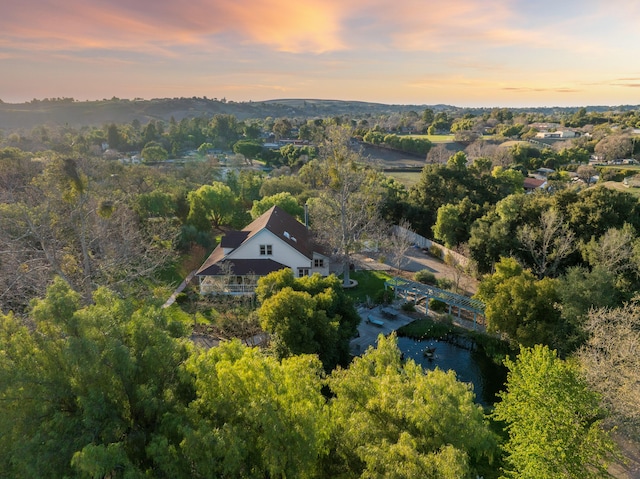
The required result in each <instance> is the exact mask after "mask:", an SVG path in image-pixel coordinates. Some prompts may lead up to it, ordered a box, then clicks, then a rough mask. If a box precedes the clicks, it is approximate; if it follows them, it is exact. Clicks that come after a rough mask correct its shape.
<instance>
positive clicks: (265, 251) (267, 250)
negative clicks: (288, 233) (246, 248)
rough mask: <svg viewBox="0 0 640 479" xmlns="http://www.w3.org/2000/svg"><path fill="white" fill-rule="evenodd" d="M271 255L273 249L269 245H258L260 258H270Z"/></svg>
mask: <svg viewBox="0 0 640 479" xmlns="http://www.w3.org/2000/svg"><path fill="white" fill-rule="evenodd" d="M272 254H273V247H272V245H270V244H261V245H260V256H271V255H272Z"/></svg>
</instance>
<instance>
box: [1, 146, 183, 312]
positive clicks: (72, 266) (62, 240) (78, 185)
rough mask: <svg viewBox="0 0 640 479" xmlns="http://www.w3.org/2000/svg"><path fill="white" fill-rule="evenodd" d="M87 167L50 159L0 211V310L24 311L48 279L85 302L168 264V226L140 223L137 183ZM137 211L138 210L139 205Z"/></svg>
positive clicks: (162, 221) (159, 221) (166, 221)
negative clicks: (61, 281)
mask: <svg viewBox="0 0 640 479" xmlns="http://www.w3.org/2000/svg"><path fill="white" fill-rule="evenodd" d="M101 166H102V165H100V164H98V163H96V162H93V161H89V160H74V159H71V158H66V159H58V158H52V159H50V160H49V161H48V163H47V165H46V167H45V168H44V170H43V171H42V173H39V174H37V175H35V176H34V177H33V178H32V179H31V178H30V179H27V178H23V183H22V184H20V185H18V184H16V185H14V189H12V190H9V191H8V192H7V193H10V194H7V196H6V197H5V201H6V202H5V203H0V211H2V213H1V214H0V261H2V263H3V266H2V268H0V288H1V290H0V299H1V301H0V303H3V304H4V305H6V306H7V308H8V309H9V308H11V309H14V310H16V311H21V310H23V308H24V305H25V303H26V302H28V299H29V298H31V297H33V296H34V295H35V296H40V295H42V294H44V289H45V288H46V284H47V283H48V282H49V281H50V280H51V279H52V277H53V275H54V274H55V275H58V276H59V277H61V278H63V279H64V280H65V281H66V282H67V283H68V284H69V285H70V286H71V287H72V288H73V289H74V290H76V291H79V292H81V293H82V294H83V296H84V299H85V300H86V301H89V300H90V298H91V293H92V291H93V290H95V288H96V287H97V286H98V285H101V284H109V285H110V286H111V287H114V288H118V289H122V290H125V289H130V288H131V287H132V286H134V285H136V284H137V281H138V280H139V279H141V278H149V277H152V276H153V274H154V272H156V271H157V269H158V268H160V267H162V266H164V265H166V264H167V263H168V262H169V261H171V260H172V258H173V254H174V250H173V241H174V239H175V238H176V237H177V227H176V225H175V224H174V223H173V222H172V218H167V217H156V218H154V219H153V220H147V219H146V218H140V217H139V216H138V214H136V213H135V212H134V210H133V208H132V206H133V204H134V203H135V199H134V195H135V193H131V192H128V191H127V189H133V183H134V181H135V180H134V179H130V178H127V179H122V177H121V176H120V175H119V174H114V175H109V174H108V173H107V172H102V171H100V167H101ZM136 206H137V205H136Z"/></svg>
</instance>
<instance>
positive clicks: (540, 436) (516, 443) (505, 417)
mask: <svg viewBox="0 0 640 479" xmlns="http://www.w3.org/2000/svg"><path fill="white" fill-rule="evenodd" d="M506 365H507V367H508V368H509V373H508V375H507V389H506V391H505V392H503V393H502V394H501V399H502V400H501V401H500V402H498V403H497V404H496V407H495V412H494V417H495V418H496V419H498V420H501V421H505V423H506V424H507V426H506V429H507V432H508V433H509V439H508V441H507V442H506V444H505V446H504V448H505V451H506V453H507V457H506V466H505V473H506V477H513V478H521V479H525V478H531V479H534V478H536V479H537V478H543V479H556V478H558V477H575V478H578V477H580V478H608V477H611V476H610V475H609V473H608V471H607V467H608V465H609V463H610V462H611V461H612V460H613V459H614V458H615V457H616V454H615V446H614V443H613V441H612V440H611V438H610V436H609V434H608V433H607V432H605V430H604V429H603V426H602V418H603V411H602V409H601V408H600V406H599V398H598V396H597V394H596V393H594V392H593V391H591V390H590V389H589V387H588V386H587V383H586V381H585V380H584V378H583V377H581V376H580V374H579V372H578V371H577V369H576V367H575V366H573V365H571V364H569V363H566V362H564V361H562V360H561V359H559V358H558V357H557V355H556V353H555V351H552V350H550V349H549V348H547V347H545V346H535V347H534V348H531V349H528V348H525V349H522V350H521V352H520V354H519V355H518V357H517V358H516V360H515V361H513V360H507V361H506Z"/></svg>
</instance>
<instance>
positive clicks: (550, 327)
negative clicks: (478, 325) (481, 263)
mask: <svg viewBox="0 0 640 479" xmlns="http://www.w3.org/2000/svg"><path fill="white" fill-rule="evenodd" d="M495 268H496V271H495V273H493V274H492V275H487V276H485V277H484V278H483V279H482V281H481V282H480V285H479V286H478V292H477V293H476V296H475V297H476V298H478V299H479V300H481V301H483V302H484V303H485V307H486V309H485V315H486V318H487V328H488V329H489V330H490V331H493V332H501V333H506V334H507V335H508V336H509V338H510V339H511V340H513V341H515V342H517V343H519V344H521V345H524V346H533V345H534V344H538V343H543V344H555V341H557V340H559V339H560V338H558V336H557V330H558V327H559V319H560V311H559V310H558V309H557V303H558V290H557V288H558V280H557V279H551V278H544V279H542V280H538V279H536V277H535V276H534V275H533V274H532V273H531V271H529V270H525V269H523V268H522V266H521V265H519V264H518V263H517V261H516V260H515V259H513V258H502V259H501V260H500V262H498V263H497V264H496V265H495Z"/></svg>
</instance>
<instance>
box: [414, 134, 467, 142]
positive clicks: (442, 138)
mask: <svg viewBox="0 0 640 479" xmlns="http://www.w3.org/2000/svg"><path fill="white" fill-rule="evenodd" d="M407 136H408V137H411V138H418V139H426V140H429V141H430V142H431V143H451V142H453V141H456V140H455V136H454V135H407Z"/></svg>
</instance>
